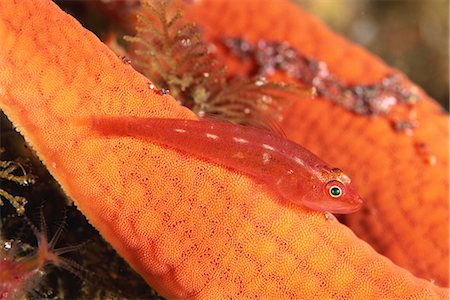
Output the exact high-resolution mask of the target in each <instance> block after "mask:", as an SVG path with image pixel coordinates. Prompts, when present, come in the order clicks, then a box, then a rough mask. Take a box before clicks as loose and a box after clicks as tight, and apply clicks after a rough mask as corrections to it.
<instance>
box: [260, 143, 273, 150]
mask: <svg viewBox="0 0 450 300" xmlns="http://www.w3.org/2000/svg"><path fill="white" fill-rule="evenodd" d="M262 147H263V148H264V149H267V150H270V151H275V148H274V147H272V146H270V145H267V144H262Z"/></svg>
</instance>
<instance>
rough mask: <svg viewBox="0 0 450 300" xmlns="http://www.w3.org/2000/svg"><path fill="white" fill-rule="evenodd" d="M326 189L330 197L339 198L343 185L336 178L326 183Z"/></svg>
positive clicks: (342, 191) (342, 192)
mask: <svg viewBox="0 0 450 300" xmlns="http://www.w3.org/2000/svg"><path fill="white" fill-rule="evenodd" d="M326 190H327V192H328V194H329V195H330V197H333V198H339V197H341V196H342V195H343V194H344V185H343V184H342V182H340V181H338V180H332V181H330V182H328V183H327V185H326Z"/></svg>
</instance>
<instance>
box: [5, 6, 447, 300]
mask: <svg viewBox="0 0 450 300" xmlns="http://www.w3.org/2000/svg"><path fill="white" fill-rule="evenodd" d="M24 24H26V26H24ZM0 40H1V41H2V46H1V47H0V106H1V108H2V109H3V110H4V112H5V113H6V114H7V115H8V117H9V118H10V119H11V120H12V121H13V122H14V124H15V125H16V126H17V128H18V129H19V130H20V131H21V132H22V134H24V136H25V138H26V139H27V141H28V142H29V143H30V144H31V145H32V146H33V147H34V149H35V150H36V151H37V153H38V155H39V156H40V158H41V159H42V160H43V162H44V163H45V164H46V165H47V167H48V168H49V170H50V172H51V173H52V174H53V175H54V176H55V178H56V179H57V180H58V181H59V183H60V184H61V185H62V187H63V189H64V190H65V191H66V192H67V194H68V195H69V196H70V197H71V198H72V199H73V200H74V201H75V203H76V204H77V205H78V207H79V208H80V210H81V211H82V212H83V213H84V214H85V215H86V216H87V218H88V219H89V221H90V222H91V223H92V224H93V225H94V226H95V227H96V228H97V229H98V230H99V231H100V232H101V234H102V235H103V236H104V237H105V239H106V240H108V241H109V242H110V243H111V244H112V245H113V247H114V248H115V249H116V250H117V251H118V253H119V254H120V255H122V256H123V257H124V258H125V259H126V260H127V261H128V262H129V263H130V264H131V265H132V266H133V268H135V269H136V270H137V271H138V272H139V273H140V274H141V275H142V276H143V277H144V278H145V279H146V280H147V281H148V282H149V284H150V285H152V286H153V287H154V288H156V289H157V291H158V292H160V293H161V294H162V295H164V296H166V297H171V298H174V297H182V298H184V297H186V296H188V295H191V296H194V298H204V299H211V298H225V297H235V298H236V297H259V298H261V297H265V298H275V297H276V298H288V297H290V298H305V299H311V298H313V297H316V298H327V299H329V298H331V297H333V298H341V299H342V298H345V299H351V298H354V299H367V298H376V299H378V298H380V297H386V298H395V297H397V298H402V299H404V298H408V297H409V298H413V299H432V298H441V299H446V298H447V297H448V290H447V289H444V288H439V287H437V286H436V285H434V284H432V283H430V282H429V281H426V280H423V279H418V278H416V277H414V276H413V275H411V274H410V273H409V272H408V271H406V270H404V269H402V268H400V267H398V266H396V265H394V264H393V263H392V262H391V261H389V260H388V259H386V258H385V257H383V256H381V255H379V254H377V253H376V252H375V251H374V250H373V249H372V248H371V247H370V246H369V245H368V244H366V243H365V242H363V241H361V240H359V239H358V238H357V237H356V236H355V235H354V234H353V233H352V232H351V231H350V230H349V229H348V228H347V227H345V226H343V225H341V224H340V223H339V222H337V221H336V219H334V218H333V217H332V216H330V215H326V214H323V213H317V212H311V211H308V210H305V209H302V208H301V207H297V206H294V205H290V206H289V205H286V204H284V203H281V202H280V201H279V199H278V198H277V197H276V195H274V194H272V193H269V192H268V191H267V190H266V189H265V187H264V186H262V185H259V184H257V183H255V182H254V181H252V180H251V179H250V178H247V177H245V176H243V175H240V174H237V173H234V172H231V171H229V170H226V169H223V168H221V167H219V166H215V165H212V164H208V163H207V162H204V161H199V160H197V159H195V158H192V157H188V156H186V155H181V154H179V153H177V152H174V151H171V150H168V149H165V148H163V147H159V146H156V145H153V144H150V143H148V142H145V141H142V140H139V139H132V138H104V137H102V136H99V135H95V134H93V133H92V131H91V130H90V128H89V127H87V126H86V125H85V124H86V122H84V120H85V119H86V118H89V117H90V116H93V115H97V116H98V115H128V116H153V117H172V118H193V115H192V113H190V112H189V111H188V110H187V109H184V108H182V107H180V106H179V105H178V104H176V102H175V101H174V99H172V98H171V97H170V96H161V95H159V94H156V93H154V92H153V91H152V90H150V89H149V88H148V85H147V81H146V79H145V78H144V77H143V76H141V75H139V74H138V73H136V72H135V71H134V70H133V69H132V68H131V67H130V66H129V65H126V64H124V63H123V62H122V61H121V60H120V59H118V58H117V57H116V56H115V55H114V54H113V53H112V52H111V51H110V50H109V49H107V47H106V46H104V45H102V44H101V43H100V42H99V41H98V39H97V38H96V37H95V36H94V35H93V34H91V33H89V32H87V31H86V30H84V29H83V28H82V27H81V26H80V25H79V24H78V23H77V22H76V21H75V20H74V19H72V18H70V17H68V16H67V15H66V14H64V13H62V12H61V11H60V10H59V9H58V8H57V7H56V5H54V4H53V3H51V2H49V1H47V0H33V1H31V0H28V1H23V0H20V1H19V0H16V1H14V0H2V1H0ZM155 130H156V129H155Z"/></svg>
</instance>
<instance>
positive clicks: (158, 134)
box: [91, 117, 362, 214]
mask: <svg viewBox="0 0 450 300" xmlns="http://www.w3.org/2000/svg"><path fill="white" fill-rule="evenodd" d="M91 122H92V123H91V125H92V127H93V129H94V130H95V131H97V132H99V133H100V134H101V135H104V136H128V137H134V138H139V139H144V140H147V141H149V142H151V143H156V144H160V145H166V146H168V147H170V148H173V149H175V150H178V151H182V152H185V153H188V154H192V155H194V156H196V157H198V158H201V159H206V160H207V161H211V162H213V163H216V164H219V165H221V166H225V167H227V168H230V169H233V170H236V171H238V172H242V173H244V174H247V175H249V176H251V177H253V178H255V179H256V180H258V181H260V182H263V183H264V184H266V185H267V186H268V187H269V188H270V189H271V190H272V191H274V192H276V193H277V194H278V195H280V196H282V197H283V198H285V199H287V200H289V201H291V202H293V203H296V204H300V205H303V206H305V207H307V208H310V209H313V210H317V211H329V212H331V213H338V214H347V213H352V212H355V211H357V210H358V209H360V208H361V205H362V200H361V198H360V196H359V195H358V194H357V193H356V191H355V190H354V189H353V187H352V186H351V185H350V178H349V177H348V176H347V175H345V174H344V173H343V172H342V171H341V170H339V169H337V168H331V167H329V166H327V165H326V164H325V163H324V162H323V161H322V160H320V159H319V158H318V157H317V156H315V155H314V154H313V153H311V152H310V151H308V150H307V149H305V148H303V147H301V146H300V145H298V144H295V143H293V142H291V141H289V140H287V139H285V138H283V137H281V136H278V135H276V134H275V133H273V132H270V131H267V130H264V129H259V128H254V127H247V126H240V125H234V124H231V123H226V122H210V121H204V120H201V121H194V120H180V119H158V118H137V117H94V118H93V119H92V120H91Z"/></svg>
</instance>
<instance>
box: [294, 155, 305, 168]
mask: <svg viewBox="0 0 450 300" xmlns="http://www.w3.org/2000/svg"><path fill="white" fill-rule="evenodd" d="M293 160H294V161H295V162H296V163H297V164H299V165H301V166H304V165H305V162H304V161H303V160H302V159H301V158H299V157H297V156H294V158H293Z"/></svg>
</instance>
